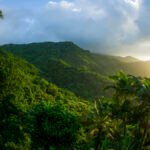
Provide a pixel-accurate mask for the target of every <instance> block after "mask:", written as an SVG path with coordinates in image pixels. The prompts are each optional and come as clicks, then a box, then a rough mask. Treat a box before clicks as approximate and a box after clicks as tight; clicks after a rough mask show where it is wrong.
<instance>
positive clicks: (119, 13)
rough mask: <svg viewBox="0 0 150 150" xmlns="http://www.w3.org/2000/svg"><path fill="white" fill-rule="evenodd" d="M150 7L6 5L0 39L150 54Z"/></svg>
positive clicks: (64, 1) (137, 2)
mask: <svg viewBox="0 0 150 150" xmlns="http://www.w3.org/2000/svg"><path fill="white" fill-rule="evenodd" d="M31 8H32V9H31ZM149 10H150V1H148V0H134V1H133V0H106V1H100V0H95V1H93V0H57V1H54V0H52V1H45V3H44V4H43V5H38V6H36V7H30V8H29V9H27V4H26V8H17V7H12V8H11V7H10V6H9V7H7V6H5V7H4V11H5V15H6V17H5V20H4V21H1V22H0V41H1V43H12V42H13V43H28V42H35V41H36V42H39V41H65V40H67V41H73V42H75V43H77V44H79V45H80V46H82V47H83V48H86V49H91V50H92V51H95V52H100V53H109V54H123V55H130V54H133V55H137V54H138V55H137V56H140V55H143V56H144V54H143V51H144V52H147V54H148V55H150V51H149V50H148V49H149V48H150V43H149V41H148V40H149V39H150V30H149V26H150V21H149V19H148V18H149V17H150V16H149ZM145 45H146V47H145ZM135 49H136V50H135Z"/></svg>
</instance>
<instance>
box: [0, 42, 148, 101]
mask: <svg viewBox="0 0 150 150" xmlns="http://www.w3.org/2000/svg"><path fill="white" fill-rule="evenodd" d="M2 47H3V48H5V49H7V50H9V51H10V52H12V53H13V54H15V55H17V56H21V57H22V58H24V59H26V60H28V61H29V62H30V63H32V64H34V65H35V66H36V67H37V68H39V69H40V71H41V74H42V76H43V77H44V78H46V79H47V80H48V81H50V82H53V83H55V84H56V85H58V86H60V87H62V88H66V89H68V90H70V91H72V92H74V93H75V94H76V95H78V96H81V97H83V98H86V99H90V100H93V99H97V98H99V97H100V96H105V95H110V94H109V93H108V92H106V91H104V90H103V88H104V87H105V86H107V85H109V83H110V80H109V79H108V76H109V75H112V74H115V73H116V72H118V71H120V70H122V71H124V72H126V73H128V74H132V75H137V76H147V77H149V76H150V70H149V66H150V62H142V61H139V60H138V59H136V58H133V57H130V56H128V57H125V58H124V57H117V56H107V55H100V54H94V53H91V52H90V51H88V50H83V49H82V48H80V47H78V46H77V45H75V44H74V43H72V42H58V43H57V42H56V43H54V42H44V43H31V44H21V45H15V44H9V45H4V46H2Z"/></svg>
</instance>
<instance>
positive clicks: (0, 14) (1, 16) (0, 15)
mask: <svg viewBox="0 0 150 150" xmlns="http://www.w3.org/2000/svg"><path fill="white" fill-rule="evenodd" d="M0 18H2V19H3V18H4V16H3V12H2V10H0Z"/></svg>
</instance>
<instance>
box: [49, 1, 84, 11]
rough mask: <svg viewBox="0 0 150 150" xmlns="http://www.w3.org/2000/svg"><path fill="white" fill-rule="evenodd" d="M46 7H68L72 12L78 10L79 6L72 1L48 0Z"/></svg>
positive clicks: (79, 9)
mask: <svg viewBox="0 0 150 150" xmlns="http://www.w3.org/2000/svg"><path fill="white" fill-rule="evenodd" d="M48 7H49V8H55V9H59V8H61V9H70V10H72V11H74V12H80V11H81V8H78V7H77V6H76V5H75V3H73V2H69V1H66V0H61V1H59V2H55V1H49V2H48Z"/></svg>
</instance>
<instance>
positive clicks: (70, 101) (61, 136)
mask: <svg viewBox="0 0 150 150" xmlns="http://www.w3.org/2000/svg"><path fill="white" fill-rule="evenodd" d="M51 44H52V45H53V43H51ZM31 45H32V44H31ZM68 45H69V47H70V46H71V47H72V48H73V49H74V45H73V44H71V43H66V45H64V43H61V45H59V44H58V45H57V44H56V45H53V46H54V47H53V48H55V51H53V50H52V49H51V50H50V51H53V52H51V53H50V54H52V56H51V57H52V58H51V59H50V60H48V62H47V65H45V62H42V61H41V60H40V59H41V58H39V60H37V59H35V60H34V61H35V62H34V64H36V65H37V64H38V63H39V62H40V63H41V64H40V65H39V68H40V69H41V70H40V71H39V70H38V69H37V68H35V67H34V66H33V65H31V64H29V63H28V62H26V61H25V60H23V59H21V58H18V57H14V56H13V55H12V54H10V53H7V52H6V51H4V50H0V110H1V113H0V129H1V130H0V149H2V150H12V149H14V150H30V149H33V150H34V149H41V150H47V149H50V150H57V149H58V150H59V149H60V150H61V149H62V150H65V149H71V150H90V149H94V150H107V149H115V150H120V149H123V150H135V149H137V150H141V149H146V148H147V147H148V146H149V145H150V123H149V121H150V79H149V78H142V77H136V76H132V75H126V74H125V73H123V72H119V73H117V74H116V75H113V76H111V77H110V78H111V79H110V80H112V81H111V82H109V84H111V86H107V87H106V88H105V89H107V90H108V89H112V90H111V91H109V90H108V92H109V97H106V96H105V97H104V96H103V97H100V98H98V97H99V96H100V95H101V94H97V93H98V91H99V93H103V91H102V87H99V86H101V84H103V86H104V85H108V82H102V81H103V79H106V78H103V76H101V75H100V74H99V73H97V72H95V71H93V72H92V69H90V67H89V66H88V65H87V64H90V65H91V63H93V61H92V60H91V59H90V57H91V56H89V55H90V53H89V52H87V51H86V52H82V50H81V49H79V48H78V47H76V48H75V49H74V51H73V52H72V51H69V49H68ZM32 46H33V47H32V48H33V49H30V50H33V52H34V48H37V46H36V45H35V44H33V45H32ZM34 46H35V47H34ZM38 46H39V45H38ZM23 47H24V46H23ZM58 47H59V48H60V49H61V48H62V47H63V52H61V51H62V49H61V50H59V49H58ZM47 48H49V43H47ZM47 51H48V54H49V50H47ZM24 52H25V51H24ZM20 53H22V51H21V52H20ZM66 53H68V54H69V55H70V54H72V53H73V54H74V55H77V56H78V59H79V58H80V57H81V55H82V54H83V53H86V56H83V55H82V59H81V60H80V62H76V64H74V65H73V63H74V61H76V58H69V56H68V55H67V54H66ZM79 53H80V54H79ZM41 54H42V52H40V48H39V49H38V55H39V56H40V55H41ZM46 54H47V53H46ZM27 56H29V55H27ZM49 56H50V55H49ZM54 56H55V59H54ZM56 56H57V57H56ZM87 56H89V57H87ZM94 57H95V59H96V58H97V57H98V56H97V55H95V56H94ZM56 58H59V59H56ZM62 58H63V59H62ZM98 58H99V57H98ZM98 58H97V59H98ZM28 59H32V57H31V58H30V57H29V58H28ZM73 59H74V60H73ZM36 61H37V62H38V61H39V62H38V63H37V62H36ZM96 61H98V60H96ZM83 62H84V63H83ZM42 63H43V64H42ZM78 63H79V64H80V63H82V64H84V67H83V66H80V67H77V66H78V65H79V64H78ZM41 76H43V77H45V78H43V77H41ZM46 79H49V81H51V82H48V81H47V80H46ZM97 82H98V83H97ZM54 83H56V84H57V85H59V86H60V87H64V88H60V87H58V86H57V85H55V84H54ZM87 83H88V84H89V85H88V84H87ZM91 88H92V89H91ZM66 89H70V90H71V91H74V93H73V92H70V91H68V90H66ZM100 90H101V91H100ZM111 94H112V95H111ZM76 95H80V96H82V97H86V98H87V99H93V101H88V100H85V99H82V98H80V97H77V96H76ZM93 102H94V103H93Z"/></svg>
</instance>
